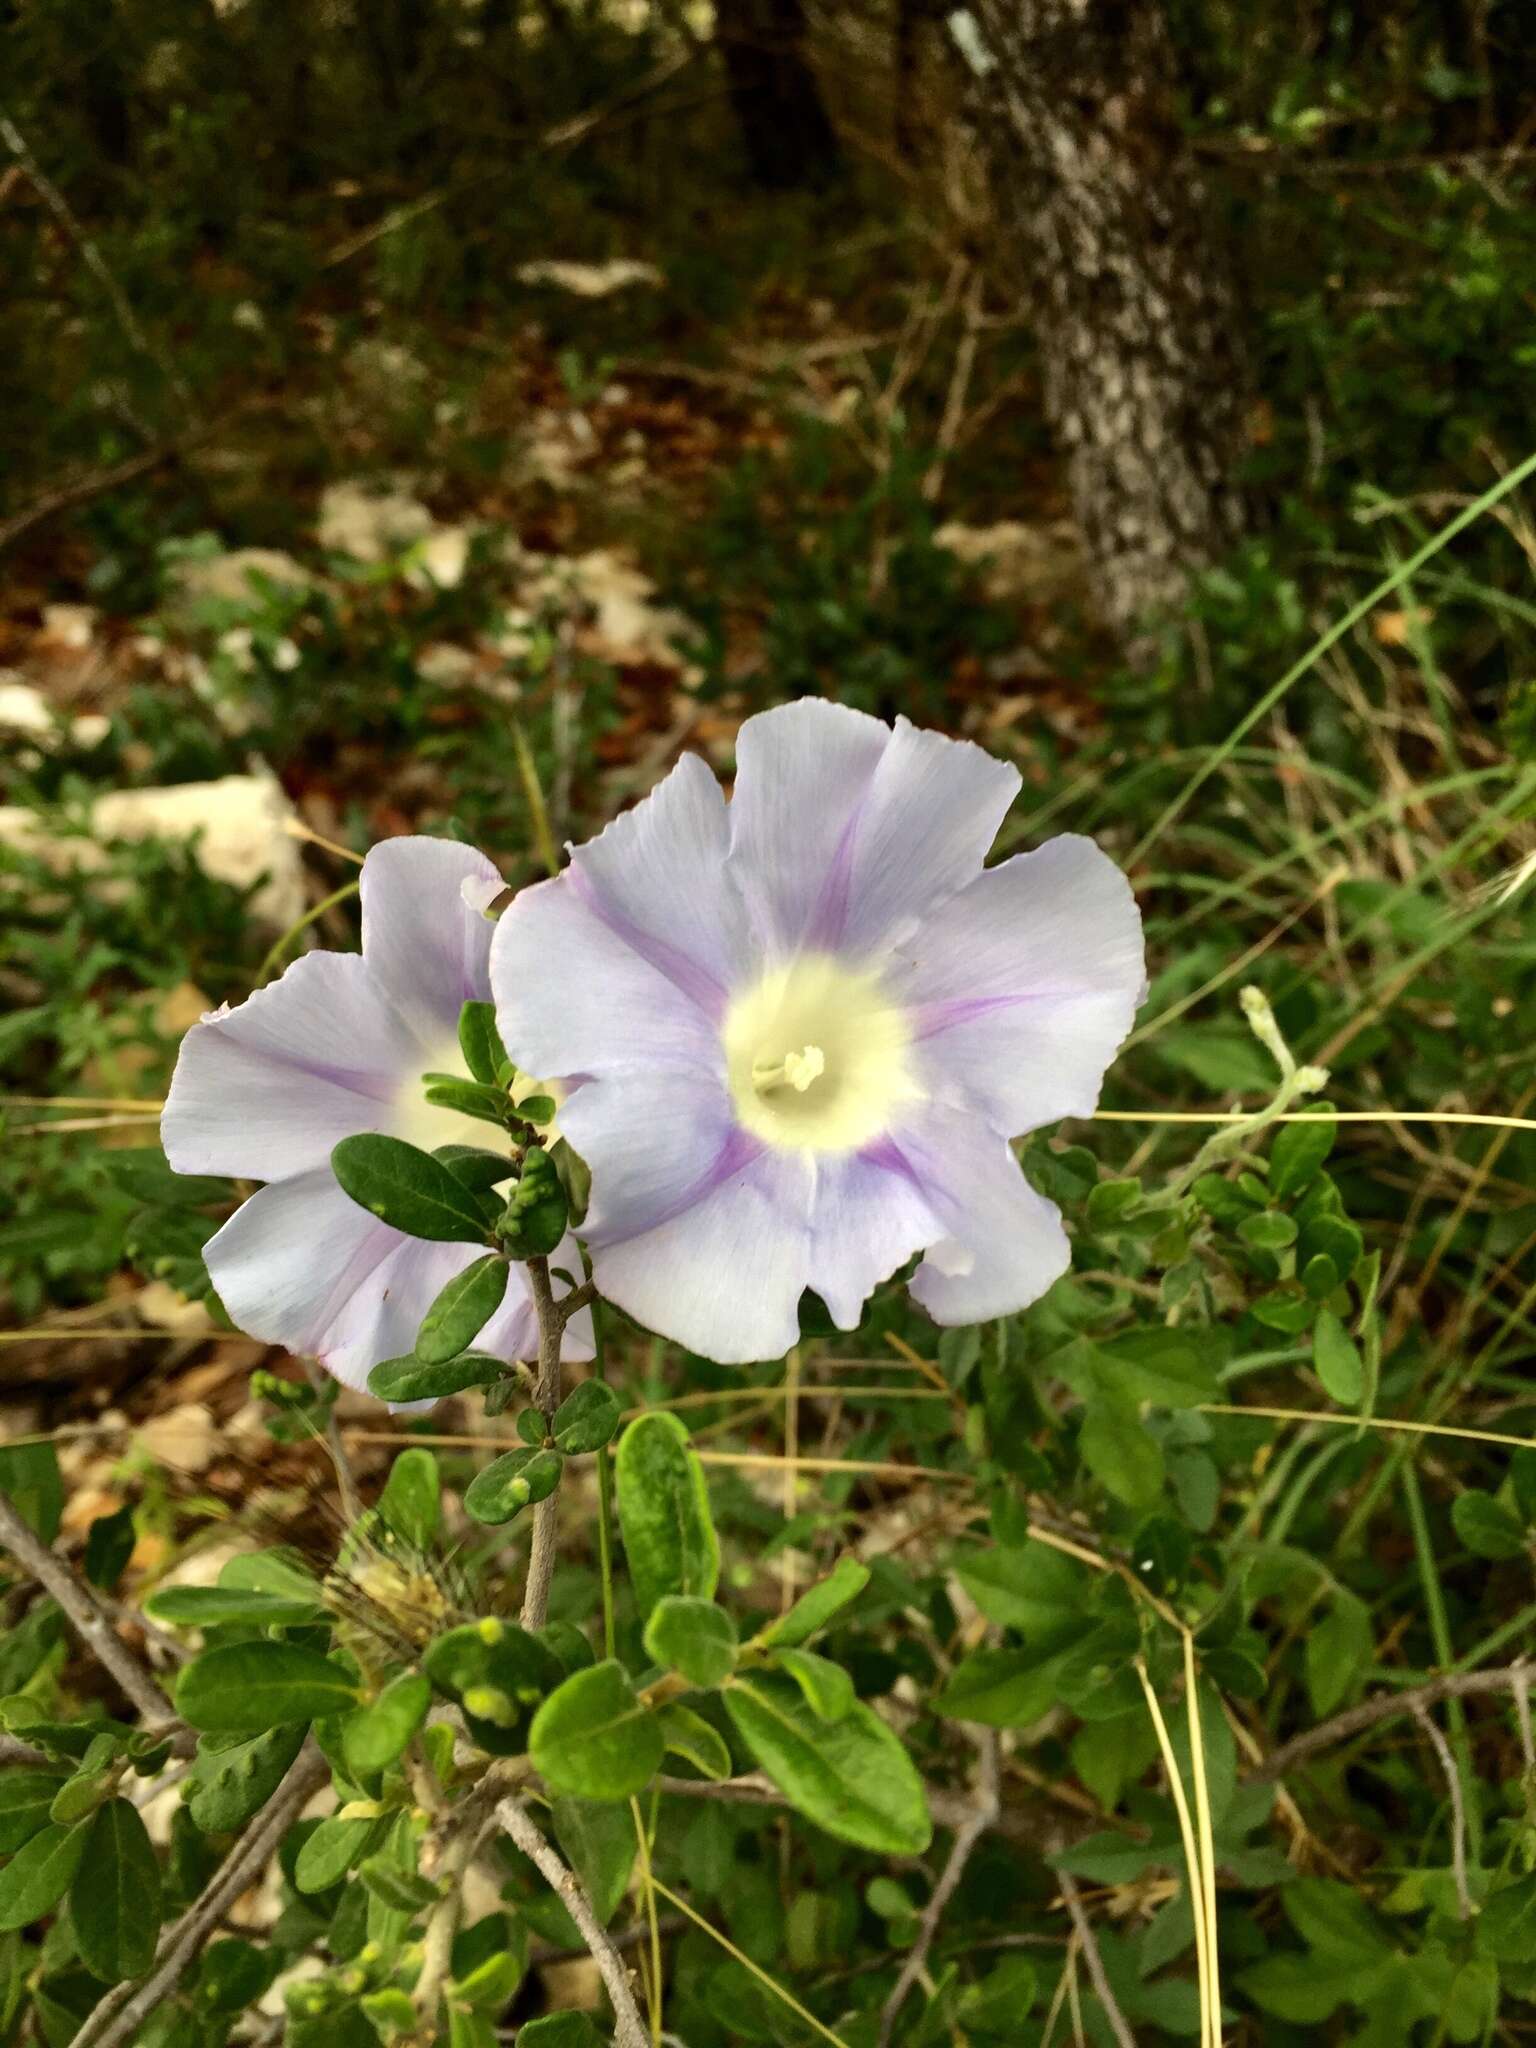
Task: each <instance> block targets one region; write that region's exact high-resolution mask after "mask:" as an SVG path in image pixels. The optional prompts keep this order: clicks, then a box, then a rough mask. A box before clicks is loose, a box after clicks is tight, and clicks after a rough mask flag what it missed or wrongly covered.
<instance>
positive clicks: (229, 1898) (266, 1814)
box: [71, 1736, 331, 2048]
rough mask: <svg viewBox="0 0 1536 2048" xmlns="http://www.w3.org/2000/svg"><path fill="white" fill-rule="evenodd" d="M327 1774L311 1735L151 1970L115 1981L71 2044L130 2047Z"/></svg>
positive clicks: (165, 1939)
mask: <svg viewBox="0 0 1536 2048" xmlns="http://www.w3.org/2000/svg"><path fill="white" fill-rule="evenodd" d="M330 1773H331V1767H330V1765H329V1764H328V1763H327V1762H326V1760H325V1758H324V1757H323V1756H322V1755H321V1754H320V1751H319V1749H318V1748H317V1747H316V1744H315V1739H314V1737H313V1736H310V1737H309V1738H308V1740H307V1741H306V1742H305V1744H304V1747H303V1749H301V1750H300V1751H299V1754H298V1756H297V1757H296V1758H295V1760H294V1763H293V1766H292V1768H291V1769H290V1771H289V1772H288V1775H287V1777H286V1778H284V1780H283V1782H282V1784H281V1785H279V1786H278V1788H277V1790H276V1792H275V1793H274V1794H273V1795H272V1797H271V1799H270V1800H268V1802H267V1804H266V1806H265V1808H264V1809H263V1811H262V1813H261V1816H260V1818H259V1819H258V1820H257V1821H256V1823H255V1825H254V1826H253V1827H252V1828H251V1830H250V1832H249V1833H248V1834H247V1835H246V1837H245V1839H244V1840H243V1841H242V1842H240V1843H239V1844H238V1845H237V1847H235V1848H234V1849H232V1850H231V1851H230V1853H229V1855H228V1856H227V1857H226V1858H225V1859H224V1861H223V1863H221V1864H220V1866H219V1869H218V1871H217V1873H216V1874H215V1876H214V1878H213V1881H212V1882H211V1883H210V1885H209V1886H208V1889H207V1890H206V1891H205V1892H204V1893H203V1896H202V1897H201V1898H200V1899H199V1900H198V1902H197V1904H196V1905H195V1906H193V1907H192V1908H191V1909H190V1910H189V1911H188V1912H186V1913H184V1914H183V1915H182V1917H181V1918H180V1919H179V1920H178V1921H177V1922H176V1924H175V1926H174V1927H170V1928H167V1930H166V1932H165V1933H164V1934H163V1935H162V1936H161V1938H160V1946H159V1948H158V1950H157V1952H156V1956H155V1967H154V1969H153V1970H152V1971H151V1972H150V1974H149V1975H148V1976H147V1977H146V1978H145V1979H144V1982H143V1983H142V1984H140V1985H138V1986H137V1987H135V1986H134V1985H132V1984H120V1985H119V1986H118V1988H117V1989H116V1990H115V1991H111V1992H109V1993H108V1994H107V1996H106V1997H105V1998H104V1999H103V2000H102V2001H101V2003H100V2005H98V2006H97V2007H96V2009H95V2011H94V2012H93V2013H92V2014H91V2016H90V2018H89V2019H88V2020H87V2021H86V2022H85V2025H84V2026H83V2027H82V2028H81V2029H80V2031H79V2033H78V2034H76V2036H75V2038H74V2041H73V2043H72V2044H71V2048H131V2044H132V2043H133V2042H135V2041H137V2040H139V2039H141V2038H142V2036H141V2034H140V2031H139V2030H140V2028H141V2026H142V2025H143V2022H144V2021H145V2020H146V2019H148V2017H149V2015H150V2014H151V2013H152V2012H153V2011H154V2010H155V2008H156V2006H157V2005H159V2004H160V2002H161V2000H162V1999H164V1998H166V1997H168V1996H169V1995H170V1993H171V1992H172V1991H174V1990H175V1988H176V1986H177V1985H178V1984H179V1983H180V1982H181V1980H182V1978H183V1977H184V1976H185V1975H186V1973H187V1971H188V1970H189V1969H190V1968H191V1966H192V1963H193V1960H194V1959H195V1957H196V1955H197V1953H198V1951H199V1949H200V1948H201V1947H202V1945H203V1943H204V1941H205V1940H206V1939H207V1937H208V1936H209V1935H210V1934H212V1933H214V1932H215V1930H216V1929H217V1928H218V1926H219V1924H220V1922H221V1921H222V1920H223V1918H224V1916H225V1914H226V1913H227V1912H228V1911H229V1909H230V1907H231V1906H233V1905H234V1903H235V1901H236V1900H237V1899H239V1898H242V1897H243V1896H244V1894H245V1893H246V1892H248V1891H249V1890H250V1888H251V1886H252V1885H253V1884H255V1882H256V1880H257V1879H258V1878H259V1877H260V1876H261V1874H262V1872H263V1871H264V1870H265V1869H266V1867H267V1865H268V1863H269V1862H270V1861H271V1860H272V1857H273V1855H274V1854H275V1852H276V1850H277V1847H278V1844H279V1843H280V1842H281V1841H282V1839H283V1837H284V1835H286V1834H287V1832H288V1830H289V1828H290V1827H292V1825H293V1823H294V1821H295V1820H297V1819H298V1817H299V1814H300V1812H301V1810H302V1809H303V1807H304V1806H305V1805H306V1803H307V1802H308V1800H309V1798H310V1796H311V1794H313V1793H314V1792H316V1791H317V1790H318V1789H319V1787H320V1786H321V1785H323V1784H324V1783H325V1781H326V1779H327V1778H328V1777H329V1776H330Z"/></svg>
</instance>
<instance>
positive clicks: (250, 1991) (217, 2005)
mask: <svg viewBox="0 0 1536 2048" xmlns="http://www.w3.org/2000/svg"><path fill="white" fill-rule="evenodd" d="M271 1978H272V1970H271V1969H270V1968H269V1967H268V1964H267V1958H266V1955H265V1953H264V1951H263V1950H261V1949H259V1948H258V1947H257V1946H256V1944H255V1943H254V1942H253V1941H242V1940H240V1939H239V1938H238V1937H237V1936H232V1937H230V1938H229V1939H227V1940H224V1941H214V1942H210V1943H209V1945H208V1946H207V1948H205V1949H204V1950H203V1958H202V1961H201V1962H200V1963H199V1965H198V1970H197V1993H198V1998H199V1999H200V2001H201V2002H202V2003H203V2004H205V2005H207V2006H209V2007H211V2008H212V2010H213V2011H214V2012H222V2013H234V2012H239V2011H240V2010H241V2009H242V2007H244V2006H247V2005H254V2004H255V2003H256V2001H257V1999H258V1998H260V1996H261V1994H262V1993H263V1992H264V1991H265V1990H266V1988H267V1985H268V1984H269V1983H270V1981H271Z"/></svg>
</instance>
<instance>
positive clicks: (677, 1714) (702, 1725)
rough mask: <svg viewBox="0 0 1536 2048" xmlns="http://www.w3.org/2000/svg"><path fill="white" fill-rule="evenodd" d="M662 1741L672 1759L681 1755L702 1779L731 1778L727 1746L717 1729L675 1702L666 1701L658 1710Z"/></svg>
mask: <svg viewBox="0 0 1536 2048" xmlns="http://www.w3.org/2000/svg"><path fill="white" fill-rule="evenodd" d="M658 1711H659V1713H660V1718H661V1739H662V1741H663V1742H664V1743H665V1744H666V1746H667V1749H668V1751H669V1752H670V1753H671V1754H672V1755H673V1756H680V1757H682V1758H683V1759H684V1760H685V1761H686V1762H688V1763H690V1764H692V1765H693V1768H694V1769H695V1770H696V1771H697V1772H698V1773H699V1775H700V1776H701V1777H704V1778H713V1779H715V1780H716V1781H717V1782H718V1781H719V1780H721V1779H722V1778H728V1777H729V1776H730V1775H731V1751H730V1745H729V1744H728V1743H727V1742H726V1740H725V1737H724V1736H723V1735H722V1734H721V1733H720V1731H719V1729H718V1728H715V1727H713V1726H712V1725H711V1724H710V1723H709V1722H708V1721H706V1720H705V1718H704V1716H703V1715H702V1714H696V1713H695V1712H694V1711H693V1709H692V1707H685V1706H683V1705H682V1704H681V1703H680V1702H679V1701H677V1700H668V1702H667V1704H666V1705H665V1706H664V1707H662V1708H660V1709H659V1710H658Z"/></svg>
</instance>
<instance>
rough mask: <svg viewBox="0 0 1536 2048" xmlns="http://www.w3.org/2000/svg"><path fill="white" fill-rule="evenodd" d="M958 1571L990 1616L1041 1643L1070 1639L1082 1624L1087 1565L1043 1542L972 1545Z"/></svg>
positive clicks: (1050, 1644)
mask: <svg viewBox="0 0 1536 2048" xmlns="http://www.w3.org/2000/svg"><path fill="white" fill-rule="evenodd" d="M955 1577H956V1578H957V1579H958V1580H959V1581H960V1583H961V1585H962V1586H964V1588H965V1590H966V1592H967V1593H969V1594H970V1596H971V1598H972V1599H973V1600H974V1601H975V1603H976V1605H977V1606H978V1607H979V1608H980V1609H981V1611H982V1613H983V1614H984V1615H985V1616H986V1617H987V1619H988V1621H995V1622H996V1623H997V1624H998V1626H999V1627H1000V1628H1016V1629H1017V1630H1018V1631H1019V1633H1020V1634H1021V1635H1022V1636H1024V1637H1026V1638H1027V1640H1028V1641H1029V1642H1030V1643H1031V1644H1032V1645H1034V1646H1035V1647H1036V1648H1037V1649H1045V1648H1055V1647H1056V1646H1057V1645H1058V1644H1064V1643H1066V1642H1069V1641H1070V1640H1071V1639H1072V1638H1073V1637H1074V1636H1076V1635H1077V1634H1078V1633H1079V1632H1080V1631H1081V1629H1082V1625H1083V1609H1084V1603H1085V1600H1086V1597H1087V1590H1088V1579H1087V1570H1086V1567H1085V1566H1083V1565H1080V1564H1077V1563H1075V1562H1074V1561H1073V1560H1072V1559H1071V1558H1070V1557H1063V1556H1062V1555H1061V1553H1060V1551H1057V1550H1048V1549H1047V1548H1046V1546H1045V1545H1044V1544H1043V1543H1035V1542H1029V1543H1024V1544H1021V1545H1020V1546H1019V1547H1018V1548H1017V1549H1012V1548H1004V1547H1003V1546H1002V1545H1001V1544H1000V1545H998V1546H997V1548H996V1549H993V1550H969V1551H966V1552H965V1553H964V1554H963V1556H962V1558H961V1560H960V1561H959V1562H958V1563H957V1564H956V1566H955Z"/></svg>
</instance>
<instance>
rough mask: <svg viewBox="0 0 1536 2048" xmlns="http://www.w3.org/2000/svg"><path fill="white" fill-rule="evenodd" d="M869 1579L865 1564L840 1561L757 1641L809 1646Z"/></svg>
mask: <svg viewBox="0 0 1536 2048" xmlns="http://www.w3.org/2000/svg"><path fill="white" fill-rule="evenodd" d="M869 1578H870V1573H869V1566H868V1565H867V1564H860V1562H859V1560H858V1559H857V1558H856V1557H840V1558H839V1559H838V1560H837V1563H836V1564H835V1565H833V1567H832V1569H831V1571H830V1572H828V1574H827V1576H826V1577H825V1578H824V1579H818V1580H817V1582H816V1584H815V1585H814V1586H809V1587H807V1588H806V1590H805V1592H803V1593H802V1594H801V1595H800V1598H799V1599H798V1600H797V1601H796V1602H795V1604H794V1606H793V1607H791V1608H790V1610H789V1612H788V1613H787V1614H782V1615H780V1617H779V1619H778V1620H777V1621H774V1622H770V1623H769V1625H768V1626H767V1628H765V1629H764V1630H763V1632H762V1635H761V1638H760V1640H761V1641H762V1642H764V1643H765V1644H772V1645H774V1646H775V1647H779V1646H782V1645H783V1644H786V1643H805V1642H809V1641H810V1639H811V1637H812V1636H813V1635H816V1634H817V1633H818V1632H819V1631H820V1630H821V1629H824V1628H825V1627H826V1626H827V1624H828V1622H830V1621H831V1620H832V1618H833V1616H834V1615H837V1614H840V1613H841V1612H842V1610H843V1609H844V1608H845V1607H847V1606H848V1605H849V1604H850V1603H851V1602H852V1601H854V1600H857V1599H858V1597H859V1595H860V1594H861V1593H862V1592H863V1590H864V1588H865V1587H866V1586H867V1585H868V1584H869Z"/></svg>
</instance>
